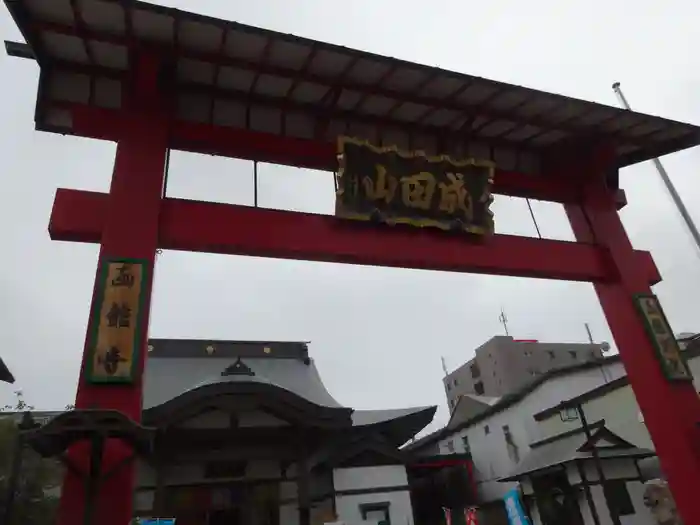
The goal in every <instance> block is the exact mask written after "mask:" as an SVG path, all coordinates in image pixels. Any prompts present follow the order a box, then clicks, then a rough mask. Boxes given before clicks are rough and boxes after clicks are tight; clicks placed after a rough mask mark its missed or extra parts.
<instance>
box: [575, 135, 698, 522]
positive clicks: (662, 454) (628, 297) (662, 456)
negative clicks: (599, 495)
mask: <svg viewBox="0 0 700 525" xmlns="http://www.w3.org/2000/svg"><path fill="white" fill-rule="evenodd" d="M608 159H610V151H609V150H607V151H606V149H604V148H599V149H598V150H597V152H596V153H595V154H594V155H593V156H592V158H591V161H590V162H588V163H580V162H578V159H577V162H576V163H572V170H570V171H576V172H578V175H579V176H581V177H582V180H587V181H589V182H587V183H586V184H585V189H584V191H583V195H582V204H581V206H575V205H566V206H565V208H566V212H567V215H568V217H569V221H570V223H571V227H572V229H573V231H574V235H575V236H576V240H577V241H579V242H594V243H596V244H598V245H599V246H602V247H605V248H606V249H607V250H608V251H609V254H610V263H611V273H612V275H611V277H612V279H611V281H610V282H608V283H600V284H595V285H594V286H595V291H596V293H597V295H598V299H599V300H600V304H601V306H602V307H603V311H604V312H605V316H606V318H607V321H608V325H609V326H610V330H611V332H612V334H613V337H614V338H615V342H616V343H617V348H618V350H619V353H620V356H621V358H622V362H623V363H624V365H625V369H626V371H627V375H628V377H629V380H630V384H631V386H632V389H633V391H634V394H635V396H636V398H637V403H638V404H639V407H640V409H641V411H642V414H643V415H644V422H645V424H646V426H647V429H648V430H649V434H650V435H651V438H652V441H653V442H654V445H655V447H656V452H657V454H658V457H659V460H660V462H661V467H662V469H663V471H664V473H665V474H666V476H667V478H668V482H669V485H670V487H671V490H672V492H673V495H674V497H675V500H676V504H677V505H678V509H679V511H680V513H681V515H682V517H683V519H684V520H685V523H688V524H691V523H700V505H698V504H697V498H698V496H697V487H700V432H699V429H698V426H697V425H698V422H700V398H699V397H698V394H697V392H696V391H695V388H694V386H693V385H692V383H669V382H668V381H667V380H666V378H665V376H664V375H663V372H662V369H661V364H660V363H659V361H658V359H657V357H656V350H655V348H654V345H653V343H652V342H651V340H650V339H649V337H648V335H647V332H646V329H645V326H644V322H643V320H642V319H641V317H640V316H639V314H638V313H637V308H636V306H635V304H634V301H633V296H634V295H635V294H641V293H650V292H651V290H650V287H649V284H648V279H646V277H645V275H644V273H643V271H642V269H641V266H640V265H639V260H638V259H636V258H635V257H634V256H633V253H634V252H633V248H632V244H631V242H630V240H629V238H628V237H627V233H626V232H625V229H624V226H623V225H622V221H621V220H620V216H619V214H618V213H617V211H616V209H615V202H614V195H613V194H612V193H611V192H609V191H607V190H606V188H605V185H604V182H603V179H604V172H605V167H606V166H609V165H610V164H609V160H608Z"/></svg>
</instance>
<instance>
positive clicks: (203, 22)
mask: <svg viewBox="0 0 700 525" xmlns="http://www.w3.org/2000/svg"><path fill="white" fill-rule="evenodd" d="M5 3H6V5H7V7H8V8H9V10H10V12H11V14H12V16H13V18H14V20H15V22H16V23H17V25H18V27H19V28H20V30H21V32H22V33H23V35H24V37H25V39H26V41H27V44H28V45H22V44H15V43H6V47H7V49H8V52H9V53H10V54H13V55H15V56H21V57H25V58H33V59H36V60H37V62H38V63H39V65H40V68H41V75H40V79H39V90H38V97H37V107H36V118H35V120H36V127H37V129H38V130H43V131H51V132H57V133H62V134H70V135H75V136H82V137H91V138H97V139H103V140H111V141H115V142H117V144H118V146H117V153H116V159H115V165H114V172H113V177H112V184H111V188H110V193H109V194H108V195H107V194H101V193H94V192H85V191H78V190H70V189H59V190H58V192H57V194H56V199H55V202H54V207H53V211H52V215H51V223H50V227H49V230H50V233H51V237H52V239H55V240H64V241H75V242H93V243H100V246H101V248H100V269H101V270H100V272H102V271H107V272H108V274H107V275H105V274H102V273H98V276H97V278H96V281H95V283H96V284H95V293H94V295H93V310H95V311H96V312H97V313H98V314H99V313H100V308H101V305H102V301H103V299H104V294H105V293H106V292H105V290H106V287H107V283H108V281H109V280H110V279H111V282H112V284H113V285H114V283H117V282H119V283H122V284H123V281H120V278H119V277H118V274H117V273H114V272H117V271H118V270H119V267H118V266H113V265H114V264H116V263H117V262H118V261H124V260H126V261H127V262H129V261H132V262H135V264H136V265H137V267H138V268H139V273H140V277H141V279H137V280H138V282H139V285H138V286H137V288H138V292H139V294H140V295H139V296H140V300H141V301H140V303H139V305H138V306H139V307H138V308H137V309H136V312H137V321H138V322H139V323H140V328H141V330H136V329H134V331H133V332H129V333H130V334H131V335H133V336H134V338H135V343H134V346H133V349H132V350H133V353H132V354H130V355H127V356H126V358H125V359H126V361H128V363H129V364H131V365H133V366H129V367H128V369H127V368H126V367H125V370H126V371H125V374H126V375H125V376H124V377H122V378H121V379H122V380H123V383H124V384H112V383H111V382H110V381H107V380H105V377H103V376H99V373H98V372H96V370H97V368H95V367H96V364H95V363H97V362H99V363H101V364H104V363H106V362H107V361H109V356H108V355H107V354H99V353H96V352H97V350H96V345H98V343H99V340H100V337H101V335H100V334H101V333H102V332H100V330H102V328H104V327H103V326H102V324H101V321H100V319H101V318H100V315H97V316H93V317H92V318H91V319H90V321H89V324H88V337H87V339H86V346H85V356H84V361H83V365H82V368H81V378H80V384H79V387H78V395H77V400H76V406H77V407H78V408H88V407H100V408H113V409H117V410H120V411H122V412H123V413H125V414H127V415H129V416H130V417H131V418H132V419H134V420H136V421H140V418H141V370H142V367H143V362H144V359H145V354H146V353H145V352H144V351H143V350H144V346H145V344H146V337H147V336H146V333H147V326H148V314H149V306H150V291H151V285H152V275H153V273H152V270H153V264H154V259H155V253H156V250H157V249H158V248H164V249H176V250H187V251H203V252H217V253H228V254H239V255H255V256H265V257H277V258H292V259H303V260H318V261H334V262H344V263H357V264H369V265H381V266H394V267H409V268H424V269H436V270H449V271H458V272H472V273H486V274H498V275H512V276H523V277H539V278H549V279H563V280H576V281H588V282H591V283H593V285H594V287H595V290H596V293H597V294H598V297H599V299H600V302H601V305H602V307H603V310H604V312H605V315H606V318H607V320H608V323H609V325H610V328H611V331H612V333H613V335H614V337H615V340H616V342H617V346H618V348H619V351H620V354H621V356H622V359H623V361H624V363H625V367H626V369H627V373H628V375H629V378H630V381H631V384H632V386H633V389H634V392H635V395H636V396H637V400H638V402H639V406H640V408H641V409H642V412H643V413H644V418H645V422H646V424H647V426H648V428H649V431H650V433H651V435H652V438H653V440H654V443H655V444H656V447H657V451H658V454H659V457H660V459H661V462H662V465H663V468H664V471H665V473H666V474H667V476H668V478H669V482H670V484H671V487H672V489H673V492H674V495H675V498H676V500H677V503H678V506H679V508H680V510H681V513H682V514H683V517H684V519H685V521H686V523H700V507H698V506H697V505H696V504H695V498H696V495H695V493H696V487H698V486H700V455H699V453H700V450H699V445H700V435H699V434H698V428H697V423H698V421H700V402H699V399H698V395H697V393H696V392H695V390H694V388H693V386H692V383H691V382H689V381H687V379H688V377H687V375H686V376H685V377H684V376H683V373H681V372H678V371H677V374H676V376H674V377H671V379H674V378H675V379H681V381H677V382H671V381H670V380H669V378H668V373H666V374H665V373H664V370H666V371H667V372H668V370H667V369H664V368H663V366H662V363H661V361H660V358H659V356H658V354H659V348H658V344H659V343H658V341H657V342H655V341H653V340H652V338H651V336H650V332H649V331H648V330H647V328H648V326H647V325H646V323H645V322H644V318H643V316H641V315H640V311H639V307H640V305H641V306H644V304H646V305H647V307H648V309H647V311H646V314H648V315H647V318H648V317H649V316H652V317H653V315H654V314H655V312H654V311H653V308H654V307H655V305H654V304H653V297H652V298H651V302H647V303H643V304H642V303H640V301H639V300H638V298H637V297H638V296H639V295H640V294H641V295H644V294H650V285H652V284H655V283H656V282H658V281H659V280H660V276H659V274H658V271H657V269H656V267H655V265H654V263H653V260H652V258H651V256H650V254H648V253H646V252H639V251H635V250H634V249H633V248H632V246H631V244H630V241H629V239H628V237H627V235H626V233H625V231H624V228H623V226H622V224H621V222H620V219H619V216H618V213H617V209H619V208H620V207H622V206H624V204H625V200H624V194H623V192H622V191H621V190H620V189H619V188H618V177H617V170H618V169H619V168H621V167H624V166H628V165H631V164H634V163H637V162H642V161H644V160H649V159H651V158H653V157H656V156H661V155H664V154H667V153H671V152H674V151H678V150H681V149H684V148H688V147H692V146H695V145H697V144H699V143H700V132H699V130H698V128H696V127H693V126H690V125H686V124H681V123H677V122H672V121H668V120H665V119H660V118H656V117H650V116H646V115H641V114H638V113H633V112H628V111H622V110H618V109H615V108H610V107H607V106H602V105H597V104H592V103H588V102H583V101H579V100H574V99H570V98H566V97H562V96H557V95H551V94H547V93H542V92H538V91H534V90H531V89H525V88H520V87H516V86H510V85H506V84H502V83H498V82H493V81H488V80H484V79H480V78H476V77H470V76H467V75H460V74H456V73H450V72H447V71H443V70H440V69H436V68H429V67H426V66H421V65H417V64H410V63H407V62H403V61H399V60H394V59H388V58H385V57H380V56H377V55H372V54H369V53H363V52H359V51H355V50H351V49H347V48H341V47H337V46H332V45H328V44H323V43H320V42H313V41H309V40H304V39H301V38H297V37H294V36H290V35H283V34H279V33H274V32H270V31H265V30H261V29H257V28H251V27H247V26H243V25H240V24H236V23H231V22H225V21H221V20H216V19H211V18H207V17H203V16H199V15H195V14H191V13H186V12H182V11H179V10H175V9H169V8H164V7H160V6H155V5H150V4H146V3H142V2H138V1H132V0H82V1H75V0H32V1H29V0H5ZM341 134H347V135H355V136H359V137H363V138H366V139H368V140H370V141H373V142H377V143H384V144H392V145H394V144H395V145H397V146H399V147H401V148H404V149H409V150H418V149H419V150H424V151H426V152H428V153H446V154H450V155H452V156H454V157H466V156H474V157H477V158H486V159H490V160H493V161H495V162H496V164H497V166H498V169H497V171H496V176H495V184H494V188H493V190H494V192H495V193H498V194H502V195H510V196H516V197H526V198H531V199H540V200H544V201H551V202H558V203H562V204H564V206H565V209H566V212H567V215H568V217H569V221H570V223H571V225H572V228H573V231H574V233H575V236H576V239H577V242H575V243H574V242H563V241H552V240H544V239H531V238H523V237H514V236H507V235H494V236H493V237H491V238H489V239H485V240H482V241H475V240H473V239H469V238H465V237H463V236H459V235H452V236H450V235H442V234H439V233H436V232H433V231H428V230H426V231H423V230H411V229H407V228H395V229H394V228H390V227H367V226H363V225H357V224H354V223H349V222H348V221H342V220H339V219H336V218H334V217H325V216H318V215H311V214H303V213H292V212H284V211H275V210H263V209H257V208H250V207H244V206H233V205H224V204H214V203H205V202H194V201H187V200H179V199H169V198H165V196H164V173H165V168H166V156H167V151H168V150H169V149H181V150H188V151H194V152H202V153H211V154H217V155H224V156H230V157H237V158H243V159H250V160H257V161H264V162H273V163H279V164H286V165H293V166H299V167H307V168H316V169H324V170H328V171H333V170H334V169H335V166H336V149H335V138H336V137H337V136H338V135H341ZM193 176H196V175H195V174H193ZM137 277H138V276H137ZM112 291H114V290H112ZM110 293H112V292H110ZM114 293H118V292H114ZM119 293H121V292H119ZM115 297H116V296H115ZM118 297H122V298H124V300H125V301H126V300H127V299H128V300H130V299H129V298H128V297H127V296H118ZM129 297H130V296H129ZM659 315H660V314H659ZM659 319H661V321H663V322H662V324H663V323H665V319H664V318H663V317H662V316H661V317H660V318H657V319H656V321H657V322H661V321H659ZM651 320H654V319H651ZM662 328H663V326H662ZM665 328H666V330H669V327H668V326H667V323H666V326H665ZM105 337H106V336H105ZM96 341H97V342H96ZM674 356H675V357H677V352H676V354H674V353H673V352H671V353H670V354H668V355H667V356H666V360H665V361H664V363H666V365H669V363H670V364H673V359H674ZM118 357H119V356H118V355H117V358H118ZM119 363H120V360H119V359H117V360H116V361H114V362H113V364H115V365H116V366H118V365H119ZM100 373H101V372H100ZM96 374H97V376H99V377H97V376H96ZM679 374H680V376H679ZM72 457H73V459H74V461H75V462H76V463H78V464H81V463H82V464H83V466H85V465H84V464H85V463H86V461H87V456H86V450H84V449H78V450H73V453H72ZM127 457H128V451H126V450H125V449H124V448H123V447H122V446H121V445H120V444H119V443H109V444H108V446H107V449H106V451H105V455H104V459H103V468H104V469H110V468H112V467H114V466H115V465H118V464H120V462H122V463H123V462H124V460H125V458H127ZM124 464H126V463H124ZM132 493H133V467H131V466H124V467H123V468H121V469H120V470H118V471H115V473H114V475H112V476H111V477H109V478H108V479H105V480H104V481H103V483H102V484H101V486H100V489H99V496H98V499H97V512H98V513H99V519H100V522H101V523H104V524H105V525H123V524H125V523H127V522H128V520H129V519H131V517H132V504H131V501H132ZM84 507H85V496H84V491H83V487H82V481H81V480H80V479H79V477H77V476H76V475H75V474H74V473H73V472H68V473H67V475H66V480H65V484H64V489H63V494H62V503H61V509H60V517H59V524H61V525H68V524H71V525H72V524H73V523H75V521H76V520H77V519H78V517H79V516H81V515H82V513H83V509H84ZM302 525H306V524H302Z"/></svg>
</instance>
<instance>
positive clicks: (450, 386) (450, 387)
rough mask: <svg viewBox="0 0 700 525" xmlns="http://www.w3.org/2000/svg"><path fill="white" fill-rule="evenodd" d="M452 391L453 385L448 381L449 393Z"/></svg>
mask: <svg viewBox="0 0 700 525" xmlns="http://www.w3.org/2000/svg"><path fill="white" fill-rule="evenodd" d="M450 390H452V385H451V384H450V382H449V381H448V382H447V391H448V392H449V391H450Z"/></svg>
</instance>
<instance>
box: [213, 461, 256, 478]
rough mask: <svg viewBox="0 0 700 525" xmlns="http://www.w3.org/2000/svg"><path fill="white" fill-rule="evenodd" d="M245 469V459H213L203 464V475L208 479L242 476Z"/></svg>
mask: <svg viewBox="0 0 700 525" xmlns="http://www.w3.org/2000/svg"><path fill="white" fill-rule="evenodd" d="M245 471H246V462H245V461H215V462H211V463H206V464H205V465H204V477H205V478H209V479H212V478H213V479H217V478H243V477H245Z"/></svg>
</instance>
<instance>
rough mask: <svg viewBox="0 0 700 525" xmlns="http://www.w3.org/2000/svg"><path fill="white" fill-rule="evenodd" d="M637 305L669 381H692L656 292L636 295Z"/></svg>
mask: <svg viewBox="0 0 700 525" xmlns="http://www.w3.org/2000/svg"><path fill="white" fill-rule="evenodd" d="M634 301H635V305H636V306H637V310H638V311H639V314H640V315H641V316H642V319H643V320H644V325H645V327H646V330H647V334H648V335H649V338H650V339H651V341H652V343H653V344H654V348H655V349H656V355H657V357H658V359H659V363H660V365H661V370H662V372H663V374H664V376H665V377H666V379H667V380H668V381H671V382H675V381H692V380H693V374H692V373H691V372H690V368H689V367H688V363H686V361H685V359H684V358H683V355H682V353H681V349H680V346H678V341H677V340H676V336H675V335H673V331H672V330H671V325H670V324H669V322H668V319H666V315H665V314H664V312H663V310H662V308H661V304H660V303H659V299H658V298H657V297H656V296H655V295H654V294H639V295H635V297H634Z"/></svg>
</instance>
